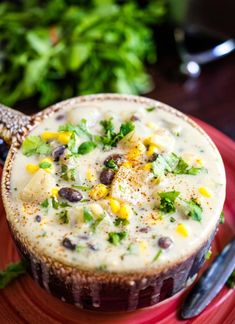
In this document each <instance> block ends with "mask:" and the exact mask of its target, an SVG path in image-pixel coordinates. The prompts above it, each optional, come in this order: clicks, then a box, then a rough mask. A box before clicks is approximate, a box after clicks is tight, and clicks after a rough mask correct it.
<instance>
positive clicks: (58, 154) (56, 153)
mask: <svg viewBox="0 0 235 324" xmlns="http://www.w3.org/2000/svg"><path fill="white" fill-rule="evenodd" d="M65 149H66V147H65V146H64V145H61V146H58V147H56V148H55V149H54V150H53V151H52V157H53V159H54V161H56V162H57V161H59V159H60V157H61V155H62V154H63V153H64V151H65Z"/></svg>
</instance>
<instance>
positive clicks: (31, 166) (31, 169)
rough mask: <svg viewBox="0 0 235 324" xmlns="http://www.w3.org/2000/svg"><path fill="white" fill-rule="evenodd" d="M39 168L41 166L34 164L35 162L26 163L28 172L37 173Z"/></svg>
mask: <svg viewBox="0 0 235 324" xmlns="http://www.w3.org/2000/svg"><path fill="white" fill-rule="evenodd" d="M38 169H39V167H38V166H37V165H36V164H33V163H29V164H27V165H26V171H27V172H28V173H35V172H37V171H38Z"/></svg>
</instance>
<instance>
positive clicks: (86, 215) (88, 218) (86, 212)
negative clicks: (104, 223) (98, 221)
mask: <svg viewBox="0 0 235 324" xmlns="http://www.w3.org/2000/svg"><path fill="white" fill-rule="evenodd" d="M83 219H84V222H85V223H92V222H93V220H94V219H93V215H92V214H91V213H90V212H89V210H88V209H87V208H83Z"/></svg>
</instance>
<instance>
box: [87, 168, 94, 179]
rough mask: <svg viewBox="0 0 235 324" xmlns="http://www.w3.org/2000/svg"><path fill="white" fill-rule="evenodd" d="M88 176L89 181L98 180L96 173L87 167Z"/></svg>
mask: <svg viewBox="0 0 235 324" xmlns="http://www.w3.org/2000/svg"><path fill="white" fill-rule="evenodd" d="M86 178H87V180H88V181H95V180H96V176H95V175H94V173H93V172H92V170H91V169H87V172H86Z"/></svg>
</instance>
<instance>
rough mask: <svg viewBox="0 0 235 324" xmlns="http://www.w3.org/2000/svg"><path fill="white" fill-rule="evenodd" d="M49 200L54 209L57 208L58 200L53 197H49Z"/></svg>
mask: <svg viewBox="0 0 235 324" xmlns="http://www.w3.org/2000/svg"><path fill="white" fill-rule="evenodd" d="M51 202H52V207H53V208H54V209H58V208H59V202H58V200H57V199H55V198H54V197H52V198H51Z"/></svg>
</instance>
